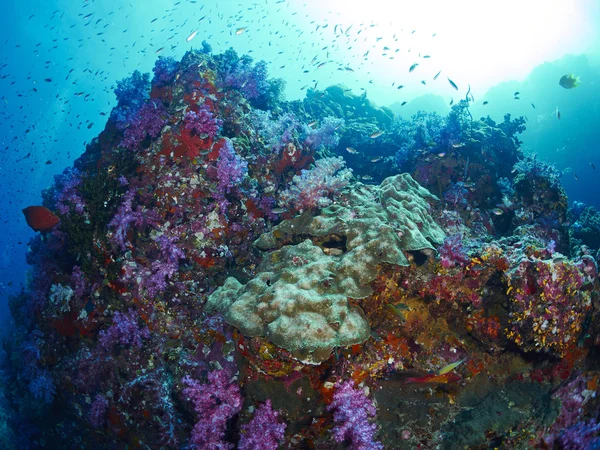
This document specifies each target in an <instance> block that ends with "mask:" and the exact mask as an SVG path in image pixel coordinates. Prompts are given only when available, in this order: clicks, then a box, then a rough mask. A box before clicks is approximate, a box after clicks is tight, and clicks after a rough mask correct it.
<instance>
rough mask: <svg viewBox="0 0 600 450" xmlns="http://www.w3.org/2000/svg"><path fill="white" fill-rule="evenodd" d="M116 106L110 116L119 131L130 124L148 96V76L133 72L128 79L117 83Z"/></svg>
mask: <svg viewBox="0 0 600 450" xmlns="http://www.w3.org/2000/svg"><path fill="white" fill-rule="evenodd" d="M115 95H116V97H117V102H118V104H117V106H116V108H114V109H113V111H112V112H111V114H110V117H111V119H112V120H114V121H115V124H116V126H117V128H118V129H119V130H124V129H125V128H126V127H127V125H128V124H130V123H131V122H132V121H133V119H134V117H135V116H136V114H137V113H138V111H139V110H140V109H141V108H142V105H144V103H145V101H146V100H147V99H148V98H149V96H150V74H147V73H144V74H142V73H141V72H139V71H138V70H136V71H134V72H133V74H131V76H130V77H127V78H124V79H123V80H121V81H117V87H116V88H115Z"/></svg>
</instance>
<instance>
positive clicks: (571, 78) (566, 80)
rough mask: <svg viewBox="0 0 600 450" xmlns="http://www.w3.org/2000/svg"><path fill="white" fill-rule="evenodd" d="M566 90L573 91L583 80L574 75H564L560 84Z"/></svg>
mask: <svg viewBox="0 0 600 450" xmlns="http://www.w3.org/2000/svg"><path fill="white" fill-rule="evenodd" d="M558 84H560V85H561V86H562V87H564V88H565V89H573V88H576V87H577V86H579V85H580V84H581V80H580V79H579V77H577V76H575V75H573V74H572V73H571V74H569V75H563V76H562V77H561V78H560V81H559V82H558Z"/></svg>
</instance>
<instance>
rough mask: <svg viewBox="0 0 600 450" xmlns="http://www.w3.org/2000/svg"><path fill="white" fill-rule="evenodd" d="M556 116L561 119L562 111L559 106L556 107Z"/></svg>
mask: <svg viewBox="0 0 600 450" xmlns="http://www.w3.org/2000/svg"><path fill="white" fill-rule="evenodd" d="M556 118H557V119H558V120H560V111H559V110H558V106H557V107H556Z"/></svg>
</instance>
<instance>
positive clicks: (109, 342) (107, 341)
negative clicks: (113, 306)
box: [98, 309, 150, 352]
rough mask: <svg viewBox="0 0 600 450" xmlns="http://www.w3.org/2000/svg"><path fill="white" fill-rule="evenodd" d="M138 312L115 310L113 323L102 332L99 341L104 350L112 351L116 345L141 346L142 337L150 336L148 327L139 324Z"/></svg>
mask: <svg viewBox="0 0 600 450" xmlns="http://www.w3.org/2000/svg"><path fill="white" fill-rule="evenodd" d="M138 318H139V316H138V314H137V313H136V312H135V311H134V310H133V309H130V310H129V311H128V312H126V313H122V312H119V311H117V312H115V314H114V316H113V323H112V325H111V326H110V327H109V328H108V329H106V330H103V331H101V332H100V335H99V337H98V342H99V343H100V345H101V346H102V348H103V349H104V350H106V351H107V352H108V351H111V350H112V349H113V348H114V346H115V345H117V344H120V345H131V346H133V347H137V348H141V346H142V338H149V337H150V332H149V331H148V328H146V327H144V328H141V327H140V326H139V325H138Z"/></svg>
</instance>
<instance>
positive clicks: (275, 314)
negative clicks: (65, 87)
mask: <svg viewBox="0 0 600 450" xmlns="http://www.w3.org/2000/svg"><path fill="white" fill-rule="evenodd" d="M266 68H267V65H266V63H264V62H260V61H259V62H254V61H253V60H252V59H251V58H250V57H248V56H247V55H242V56H239V55H238V54H237V53H235V52H234V51H233V50H228V51H226V52H224V53H222V54H212V53H211V50H210V45H208V43H203V46H202V49H201V50H199V51H190V52H187V53H186V54H185V55H184V57H183V58H182V60H181V61H175V60H174V59H171V58H159V59H158V61H157V62H156V65H155V68H154V71H153V77H152V79H151V78H150V75H149V74H141V73H139V72H135V73H134V74H132V75H131V76H130V77H128V78H126V79H124V80H122V81H121V82H119V83H117V87H116V89H115V94H116V97H117V106H116V107H115V108H114V109H113V111H112V113H111V114H110V116H109V118H108V121H107V123H106V126H105V128H104V130H103V131H102V132H101V133H100V135H99V136H98V137H97V138H95V139H94V140H93V141H92V142H90V143H89V144H88V145H87V147H86V149H85V152H84V153H83V155H82V156H81V157H80V158H78V159H77V161H76V162H75V164H74V166H73V167H72V168H67V169H66V170H65V171H64V172H63V173H62V174H60V175H58V176H57V177H56V178H55V181H54V184H53V185H52V186H51V187H50V188H48V189H47V190H45V191H44V193H43V206H37V207H31V208H34V210H29V212H30V213H32V211H37V212H38V213H39V212H40V211H42V212H43V213H44V217H45V219H46V220H44V221H41V222H43V223H41V225H40V223H38V222H36V221H35V220H34V219H35V218H34V217H29V220H31V221H34V222H35V224H34V225H36V226H34V228H35V229H37V230H40V234H38V235H36V237H35V238H33V239H32V240H31V241H30V243H29V251H28V254H27V261H28V263H29V264H30V270H29V272H28V275H27V285H26V286H25V288H24V289H23V291H22V292H20V293H19V294H18V295H15V296H14V297H12V298H11V299H10V302H9V306H10V310H11V314H12V316H13V318H14V321H15V324H16V326H15V332H14V336H12V339H11V340H10V341H7V342H5V343H4V351H5V352H6V357H3V358H2V366H1V367H0V376H1V381H2V383H3V386H4V387H5V388H4V391H3V395H2V396H0V407H1V408H2V410H1V411H0V413H1V414H0V428H2V430H5V431H6V433H5V434H3V435H2V438H1V439H2V440H0V446H3V448H4V447H6V448H70V447H73V446H76V447H78V448H98V449H114V448H165V449H170V448H236V447H237V448H241V449H250V448H270V449H276V448H314V449H319V448H321V449H323V448H326V449H341V448H356V449H359V448H360V449H362V448H365V449H366V448H394V449H400V450H403V449H414V448H448V449H454V448H464V447H469V448H489V447H494V448H594V446H597V445H598V440H599V439H600V437H599V435H600V430H599V426H598V417H599V412H600V400H599V396H598V395H597V394H598V391H599V389H600V388H599V386H600V385H599V381H600V371H599V370H598V364H597V360H598V354H599V352H600V322H599V311H600V308H599V307H598V305H599V304H600V303H599V302H600V295H599V281H598V257H599V254H598V247H599V246H600V245H599V244H598V234H599V232H598V230H599V226H598V223H600V221H599V220H598V212H597V211H596V210H594V209H593V208H586V207H585V206H584V205H581V204H577V203H574V204H573V207H572V208H571V210H570V211H568V210H567V209H568V208H567V205H568V201H567V200H568V199H567V197H566V195H565V191H564V189H563V188H562V185H561V180H560V173H559V172H558V171H556V170H555V169H554V168H552V167H551V166H549V165H547V164H545V163H544V162H542V161H540V160H539V159H538V158H537V157H535V156H530V157H525V156H524V155H523V153H522V151H521V150H520V148H519V146H520V144H521V143H520V141H519V139H518V136H519V134H520V133H521V132H522V131H523V130H524V126H525V122H524V119H523V118H517V119H512V118H511V117H510V116H509V115H507V116H505V118H504V121H503V122H502V123H499V124H496V123H495V122H494V121H492V120H491V119H490V118H489V117H488V118H482V119H480V120H473V118H472V116H471V113H470V111H469V105H470V103H469V100H468V99H465V100H462V101H460V102H458V103H457V104H455V105H454V106H453V108H452V109H451V111H450V113H449V114H448V115H447V116H446V117H442V116H439V115H435V114H427V113H419V114H416V115H415V116H413V117H412V118H410V119H407V118H400V117H394V115H393V114H392V112H391V111H390V110H388V109H387V108H379V107H377V106H376V105H374V104H373V103H372V102H371V101H370V100H369V99H368V98H367V95H366V93H364V94H362V95H355V94H353V93H352V92H351V91H350V90H348V89H346V88H344V87H342V86H330V87H328V88H326V89H324V90H317V89H316V87H315V88H312V89H308V90H307V92H306V97H305V98H304V99H303V100H301V101H292V102H286V101H284V100H283V99H282V95H281V94H282V87H283V81H282V80H274V79H271V78H269V77H268V74H267V70H266ZM38 219H39V217H38ZM38 225H39V226H38ZM7 411H10V412H14V413H15V414H17V417H18V418H20V420H13V421H8V420H5V412H7ZM9 441H10V442H9ZM5 444H6V445H5Z"/></svg>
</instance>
